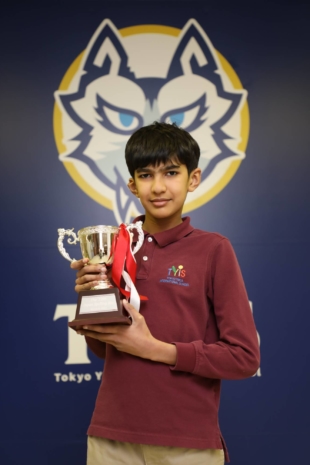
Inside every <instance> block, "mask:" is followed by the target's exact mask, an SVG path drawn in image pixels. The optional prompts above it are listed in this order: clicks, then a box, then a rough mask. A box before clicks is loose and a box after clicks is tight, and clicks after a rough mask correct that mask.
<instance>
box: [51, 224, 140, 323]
mask: <svg viewBox="0 0 310 465" xmlns="http://www.w3.org/2000/svg"><path fill="white" fill-rule="evenodd" d="M134 230H136V231H137V233H138V240H137V242H136V245H135V247H134V249H133V250H132V238H133V234H134V233H133V231H134ZM65 236H69V237H68V240H67V241H68V244H70V245H71V244H76V243H77V242H78V241H79V242H80V246H81V251H82V256H83V258H88V259H89V261H88V263H87V264H86V265H98V264H104V265H106V267H107V269H109V268H112V279H113V280H114V282H115V284H116V286H117V287H115V286H113V285H112V284H111V282H110V281H109V279H106V280H105V281H99V284H98V285H97V286H95V287H93V288H92V289H91V290H90V291H82V292H79V297H78V303H77V309H76V315H75V319H74V320H73V321H71V322H69V326H70V327H72V328H75V327H76V326H82V325H91V324H111V323H113V324H128V325H130V324H131V320H130V319H129V318H128V316H126V315H125V314H124V313H123V306H122V304H121V301H120V292H121V293H122V294H124V295H125V296H126V297H129V296H130V302H131V303H132V305H134V307H135V308H136V309H137V310H138V311H139V308H140V298H142V299H145V297H143V296H139V294H138V292H137V290H136V288H135V285H134V281H135V272H136V261H135V258H134V255H135V254H136V253H137V252H138V250H139V249H140V248H141V246H142V243H143V239H144V234H143V230H142V222H141V221H138V222H136V223H134V224H129V225H125V224H121V225H120V226H119V227H117V226H102V225H100V226H89V227H86V228H83V229H80V230H79V231H78V233H77V235H76V234H75V232H74V228H72V229H58V241H57V246H58V250H59V252H60V253H61V255H62V256H63V257H64V258H65V259H66V260H69V261H70V262H73V261H75V259H74V258H73V259H72V258H71V257H70V256H69V254H68V253H67V252H66V250H65V248H64V245H63V240H64V238H65ZM71 237H72V238H71ZM113 262H114V267H113ZM121 278H123V281H124V282H125V283H126V286H125V289H122V287H121Z"/></svg>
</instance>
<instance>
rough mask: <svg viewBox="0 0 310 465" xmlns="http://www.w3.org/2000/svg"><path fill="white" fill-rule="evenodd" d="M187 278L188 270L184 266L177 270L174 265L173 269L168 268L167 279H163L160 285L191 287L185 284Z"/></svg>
mask: <svg viewBox="0 0 310 465" xmlns="http://www.w3.org/2000/svg"><path fill="white" fill-rule="evenodd" d="M185 276H186V270H185V269H184V266H183V265H179V266H178V267H177V268H176V267H175V266H174V265H173V266H172V267H171V268H168V273H167V277H166V278H164V279H161V280H160V281H159V282H160V283H170V284H177V285H178V286H189V284H188V283H186V282H184V279H183V278H185Z"/></svg>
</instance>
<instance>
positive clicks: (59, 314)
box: [54, 305, 91, 365]
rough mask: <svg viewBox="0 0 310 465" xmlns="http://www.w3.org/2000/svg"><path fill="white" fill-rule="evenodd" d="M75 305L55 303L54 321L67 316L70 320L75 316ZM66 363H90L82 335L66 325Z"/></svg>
mask: <svg viewBox="0 0 310 465" xmlns="http://www.w3.org/2000/svg"><path fill="white" fill-rule="evenodd" d="M75 311H76V305H57V307H56V310H55V314H54V321H55V320H58V318H67V321H72V320H73V319H74V317H75ZM64 363H65V364H66V365H74V364H85V363H91V361H90V360H89V358H88V355H87V344H86V342H85V339H84V337H81V336H79V335H78V334H77V333H76V332H75V331H74V330H73V329H71V328H69V327H68V358H67V360H66V361H65V362H64Z"/></svg>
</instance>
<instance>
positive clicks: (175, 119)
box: [166, 112, 185, 126]
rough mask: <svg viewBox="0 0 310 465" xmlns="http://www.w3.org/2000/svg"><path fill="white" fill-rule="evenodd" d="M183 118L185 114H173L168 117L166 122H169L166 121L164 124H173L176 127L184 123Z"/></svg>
mask: <svg viewBox="0 0 310 465" xmlns="http://www.w3.org/2000/svg"><path fill="white" fill-rule="evenodd" d="M184 117H185V113H184V112H182V113H173V114H172V115H170V116H168V118H167V119H168V120H169V121H166V123H168V122H169V123H171V124H172V123H175V124H176V125H177V126H181V124H182V123H183V121H184Z"/></svg>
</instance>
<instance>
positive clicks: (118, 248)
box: [111, 223, 148, 300]
mask: <svg viewBox="0 0 310 465" xmlns="http://www.w3.org/2000/svg"><path fill="white" fill-rule="evenodd" d="M112 253H113V255H114V256H113V264H112V279H113V282H114V284H115V285H116V286H117V287H118V289H119V290H120V292H121V293H122V294H124V295H125V296H126V297H130V292H128V291H126V290H125V289H123V288H122V286H121V277H122V273H123V270H124V269H125V267H126V271H127V273H128V274H129V276H130V278H131V280H132V282H133V284H134V283H135V281H136V272H137V263H136V260H135V259H134V257H133V254H132V252H131V240H130V233H129V231H128V230H127V228H126V225H125V224H124V223H122V224H121V225H120V226H119V233H118V234H117V236H114V240H113V244H112V250H111V254H112ZM139 297H140V299H141V300H148V299H147V297H145V296H143V295H140V296H139Z"/></svg>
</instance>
